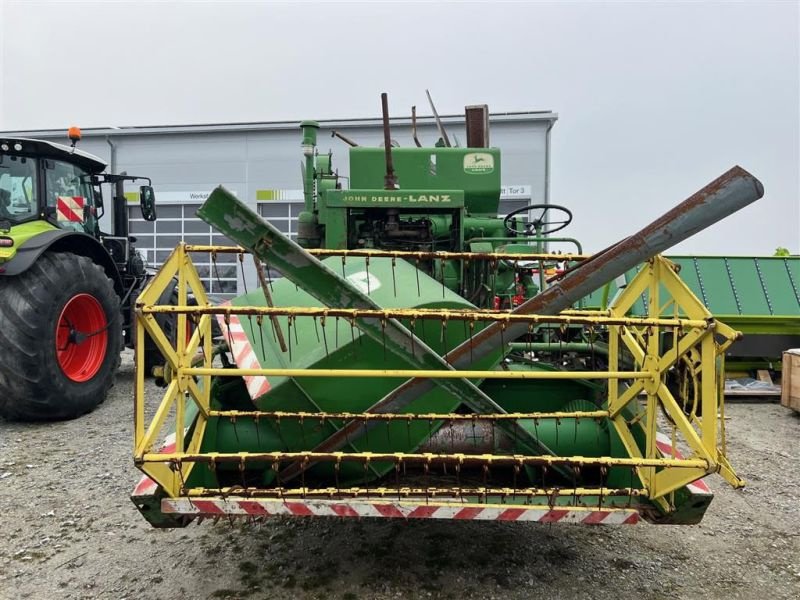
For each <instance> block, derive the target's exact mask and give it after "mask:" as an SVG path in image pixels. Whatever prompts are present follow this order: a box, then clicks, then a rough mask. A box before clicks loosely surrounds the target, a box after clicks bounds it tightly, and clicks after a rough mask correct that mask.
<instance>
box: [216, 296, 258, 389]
mask: <svg viewBox="0 0 800 600" xmlns="http://www.w3.org/2000/svg"><path fill="white" fill-rule="evenodd" d="M229 305H230V302H225V303H223V304H221V306H229ZM229 321H230V325H228V323H226V322H225V317H224V316H223V315H217V322H218V323H219V326H220V329H222V333H223V334H224V336H225V340H226V341H227V342H228V344H229V345H230V346H231V353H232V354H233V360H234V361H235V362H236V366H237V367H239V368H240V369H260V368H261V363H259V362H258V358H256V353H255V352H254V351H253V346H252V345H251V344H250V340H248V339H247V335H246V334H245V332H244V329H242V323H241V321H239V317H238V316H236V315H230V318H229ZM244 382H245V384H246V385H247V392H248V393H249V394H250V398H252V399H253V400H255V399H256V398H258V397H259V396H263V395H264V394H266V393H267V392H268V391H269V390H270V385H269V381H267V378H266V377H264V376H263V375H250V376H245V377H244Z"/></svg>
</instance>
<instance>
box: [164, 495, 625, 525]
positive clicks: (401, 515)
mask: <svg viewBox="0 0 800 600" xmlns="http://www.w3.org/2000/svg"><path fill="white" fill-rule="evenodd" d="M161 511H162V512H163V513H165V514H174V515H191V516H195V517H207V518H214V517H273V516H279V515H282V516H295V517H384V518H395V519H451V520H459V521H529V522H538V523H575V524H582V525H634V524H636V523H638V522H639V513H638V512H637V511H636V509H634V508H606V509H598V508H580V507H573V506H568V507H567V506H565V507H563V508H560V507H553V508H550V507H547V506H533V505H514V506H510V505H506V504H466V503H464V502H453V501H451V502H426V501H425V499H424V498H421V499H420V500H419V501H416V502H415V501H414V500H413V499H409V500H402V501H377V500H376V501H364V500H346V501H341V500H318V499H292V500H282V499H261V498H248V499H236V498H231V497H228V498H207V499H190V498H165V499H163V500H162V501H161Z"/></svg>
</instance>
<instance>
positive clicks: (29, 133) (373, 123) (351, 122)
mask: <svg viewBox="0 0 800 600" xmlns="http://www.w3.org/2000/svg"><path fill="white" fill-rule="evenodd" d="M489 119H490V121H491V122H492V123H500V122H506V123H524V122H530V121H547V122H551V123H552V122H555V121H556V120H557V119H558V115H557V114H556V113H554V112H551V111H549V110H540V111H527V112H504V113H490V114H489ZM441 120H442V123H444V124H445V125H447V124H451V123H454V124H458V123H463V122H464V115H442V117H441ZM317 122H318V123H319V124H320V127H322V128H326V129H350V128H355V127H381V126H382V121H381V119H380V118H370V119H361V118H356V119H327V120H326V119H323V120H318V121H317ZM434 122H435V121H434V119H433V117H432V116H425V117H417V124H418V125H430V124H433V123H434ZM391 123H392V125H401V126H402V125H411V117H393V118H392V119H391ZM299 126H300V121H265V122H253V123H205V124H197V125H143V126H142V125H134V126H125V127H94V128H81V133H82V135H83V137H106V136H109V137H111V136H113V137H119V136H126V135H168V134H176V133H189V134H191V133H213V132H224V133H228V132H237V131H275V130H278V131H280V130H284V131H294V130H295V129H297V128H298V127H299ZM0 135H3V136H9V137H10V136H13V137H31V138H52V137H61V136H64V129H63V128H62V129H29V130H20V131H5V132H0Z"/></svg>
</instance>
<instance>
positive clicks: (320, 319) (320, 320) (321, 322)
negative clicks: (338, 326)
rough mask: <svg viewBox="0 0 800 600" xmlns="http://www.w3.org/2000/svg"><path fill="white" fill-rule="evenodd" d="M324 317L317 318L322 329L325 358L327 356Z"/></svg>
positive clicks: (326, 335)
mask: <svg viewBox="0 0 800 600" xmlns="http://www.w3.org/2000/svg"><path fill="white" fill-rule="evenodd" d="M326 320H327V319H326V317H325V316H324V315H323V316H321V317H320V318H319V324H320V326H321V327H322V342H323V344H324V345H325V356H328V334H327V331H326V329H325V322H326Z"/></svg>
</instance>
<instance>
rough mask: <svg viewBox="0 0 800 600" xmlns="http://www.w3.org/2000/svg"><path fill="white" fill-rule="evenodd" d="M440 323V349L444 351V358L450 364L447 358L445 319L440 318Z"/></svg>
mask: <svg viewBox="0 0 800 600" xmlns="http://www.w3.org/2000/svg"><path fill="white" fill-rule="evenodd" d="M440 323H441V324H442V327H441V333H440V336H441V342H442V349H443V351H444V355H443V356H444V359H445V361H447V364H450V360H449V359H448V358H447V352H448V350H447V319H441V320H440Z"/></svg>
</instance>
